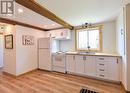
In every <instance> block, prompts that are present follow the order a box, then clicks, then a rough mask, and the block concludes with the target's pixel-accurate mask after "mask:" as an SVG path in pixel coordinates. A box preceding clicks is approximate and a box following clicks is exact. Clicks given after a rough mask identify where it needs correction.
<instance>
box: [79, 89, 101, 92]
mask: <svg viewBox="0 0 130 93" xmlns="http://www.w3.org/2000/svg"><path fill="white" fill-rule="evenodd" d="M80 93H99V92H96V91H93V90H89V89H81V90H80Z"/></svg>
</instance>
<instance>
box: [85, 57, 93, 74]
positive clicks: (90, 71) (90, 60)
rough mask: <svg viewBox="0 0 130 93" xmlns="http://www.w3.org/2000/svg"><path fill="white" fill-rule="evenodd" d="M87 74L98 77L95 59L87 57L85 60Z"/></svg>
mask: <svg viewBox="0 0 130 93" xmlns="http://www.w3.org/2000/svg"><path fill="white" fill-rule="evenodd" d="M85 74H86V75H88V76H96V63H95V57H94V56H93V57H91V56H87V57H86V59H85Z"/></svg>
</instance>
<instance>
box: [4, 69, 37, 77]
mask: <svg viewBox="0 0 130 93" xmlns="http://www.w3.org/2000/svg"><path fill="white" fill-rule="evenodd" d="M36 70H38V69H37V68H36V69H33V70H30V71H28V72H25V73H23V74H20V75H14V74H10V73H8V72H5V71H3V74H5V75H8V76H10V77H13V78H17V77H20V76H23V75H26V74H29V73H32V72H34V71H36Z"/></svg>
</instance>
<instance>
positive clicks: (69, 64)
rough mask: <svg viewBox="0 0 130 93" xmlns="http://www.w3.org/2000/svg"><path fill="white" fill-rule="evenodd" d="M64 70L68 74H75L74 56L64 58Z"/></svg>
mask: <svg viewBox="0 0 130 93" xmlns="http://www.w3.org/2000/svg"><path fill="white" fill-rule="evenodd" d="M66 69H67V71H68V72H72V73H75V55H67V56H66Z"/></svg>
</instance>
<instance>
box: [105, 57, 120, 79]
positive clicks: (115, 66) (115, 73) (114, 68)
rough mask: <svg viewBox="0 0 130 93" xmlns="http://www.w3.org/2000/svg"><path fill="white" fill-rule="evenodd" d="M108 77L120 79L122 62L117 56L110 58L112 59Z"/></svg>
mask: <svg viewBox="0 0 130 93" xmlns="http://www.w3.org/2000/svg"><path fill="white" fill-rule="evenodd" d="M107 65H108V68H107V69H108V79H110V80H114V81H119V80H120V75H119V66H120V63H119V62H118V60H117V58H110V61H109V62H108V64H107Z"/></svg>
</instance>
